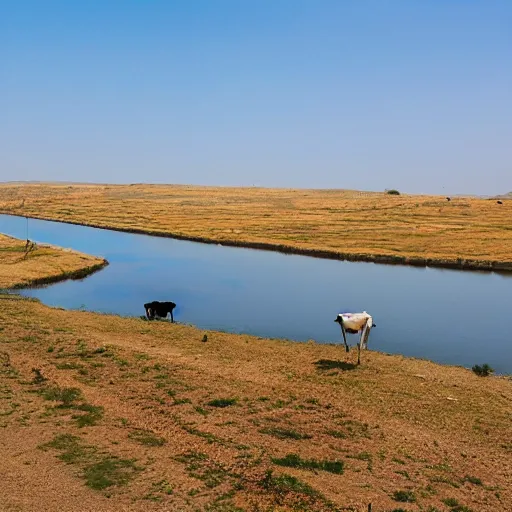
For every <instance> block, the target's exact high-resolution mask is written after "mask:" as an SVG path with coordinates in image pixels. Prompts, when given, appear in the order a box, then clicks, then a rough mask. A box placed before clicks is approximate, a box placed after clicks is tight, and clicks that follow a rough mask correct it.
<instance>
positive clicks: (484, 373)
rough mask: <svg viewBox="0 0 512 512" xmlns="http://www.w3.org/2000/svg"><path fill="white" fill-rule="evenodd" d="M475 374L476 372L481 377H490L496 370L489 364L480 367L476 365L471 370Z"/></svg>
mask: <svg viewBox="0 0 512 512" xmlns="http://www.w3.org/2000/svg"><path fill="white" fill-rule="evenodd" d="M471 369H472V370H473V372H475V373H476V374H477V375H478V376H479V377H488V376H489V375H491V373H493V372H494V369H493V368H491V367H490V366H489V365H488V364H487V363H486V364H483V365H482V366H480V365H479V364H475V366H473V368H471Z"/></svg>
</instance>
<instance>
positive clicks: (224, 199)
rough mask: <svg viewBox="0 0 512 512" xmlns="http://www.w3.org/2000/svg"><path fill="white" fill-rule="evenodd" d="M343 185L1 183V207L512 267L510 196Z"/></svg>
mask: <svg viewBox="0 0 512 512" xmlns="http://www.w3.org/2000/svg"><path fill="white" fill-rule="evenodd" d="M503 203H504V204H502V205H498V204H496V202H495V201H490V200H486V199H475V198H462V197H461V198H459V197H454V198H452V200H451V201H447V200H446V198H444V197H439V196H413V195H400V196H392V195H388V194H384V193H366V192H356V191H345V190H291V189H260V188H222V187H193V186H167V185H165V186H164V185H162V186H160V185H108V186H106V185H75V186H72V185H45V184H40V185H12V184H4V185H0V212H1V213H7V214H11V215H26V216H28V217H33V218H39V219H44V220H58V221H60V222H67V223H72V224H81V225H85V226H91V227H99V228H108V229H114V230H118V231H126V232H131V233H144V234H150V235H153V236H166V237H172V238H177V239H181V240H191V241H198V242H203V243H221V244H224V245H230V246H237V247H248V248H256V249H265V250H274V251H280V252H284V253H294V254H303V255H308V256H314V257H320V258H330V259H340V260H350V261H369V262H375V263H385V264H403V265H415V266H431V267H443V268H458V269H465V270H492V271H498V272H510V271H512V259H511V256H510V255H511V254H512V225H511V223H510V218H511V213H512V201H504V202H503Z"/></svg>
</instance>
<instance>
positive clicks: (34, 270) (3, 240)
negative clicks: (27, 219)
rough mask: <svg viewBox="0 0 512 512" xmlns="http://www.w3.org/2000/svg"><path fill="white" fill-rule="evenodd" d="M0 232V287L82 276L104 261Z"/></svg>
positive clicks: (21, 285)
mask: <svg viewBox="0 0 512 512" xmlns="http://www.w3.org/2000/svg"><path fill="white" fill-rule="evenodd" d="M28 249H29V250H27V247H26V241H24V240H23V241H22V240H17V239H16V238H11V237H9V236H6V235H2V234H0V289H2V288H21V287H24V286H29V285H34V284H43V283H50V282H54V281H59V280H62V279H68V278H80V277H85V276H86V275H88V274H91V273H92V272H94V271H96V270H98V269H100V268H102V267H103V266H104V265H105V264H106V261H105V260H103V259H101V258H95V257H93V256H88V255H86V254H81V253H79V252H76V251H71V250H63V249H59V248H55V247H51V246H49V245H31V246H30V247H29V248H28Z"/></svg>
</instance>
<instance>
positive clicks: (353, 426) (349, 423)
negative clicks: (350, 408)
mask: <svg viewBox="0 0 512 512" xmlns="http://www.w3.org/2000/svg"><path fill="white" fill-rule="evenodd" d="M326 433H327V434H329V435H330V436H332V437H336V438H337V439H348V438H351V437H366V438H370V437H371V436H370V432H369V426H368V424H367V423H361V422H360V421H357V420H344V421H342V422H340V423H339V426H338V428H337V429H336V430H328V431H327V432H326Z"/></svg>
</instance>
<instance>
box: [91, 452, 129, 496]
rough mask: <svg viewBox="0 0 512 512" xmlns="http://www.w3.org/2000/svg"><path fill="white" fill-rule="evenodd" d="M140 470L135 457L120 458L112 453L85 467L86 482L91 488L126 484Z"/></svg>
mask: <svg viewBox="0 0 512 512" xmlns="http://www.w3.org/2000/svg"><path fill="white" fill-rule="evenodd" d="M137 470H138V468H137V466H135V460H134V459H120V458H118V457H114V456H111V455H108V456H104V457H103V458H102V459H101V460H99V461H98V462H95V463H93V464H90V465H88V466H86V467H85V468H84V478H85V483H86V485H87V486H88V487H90V488H91V489H96V490H102V489H106V488H107V487H112V486H114V485H115V486H118V485H125V484H127V483H128V482H129V481H130V480H131V479H132V478H133V476H134V474H135V472H136V471H137Z"/></svg>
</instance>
